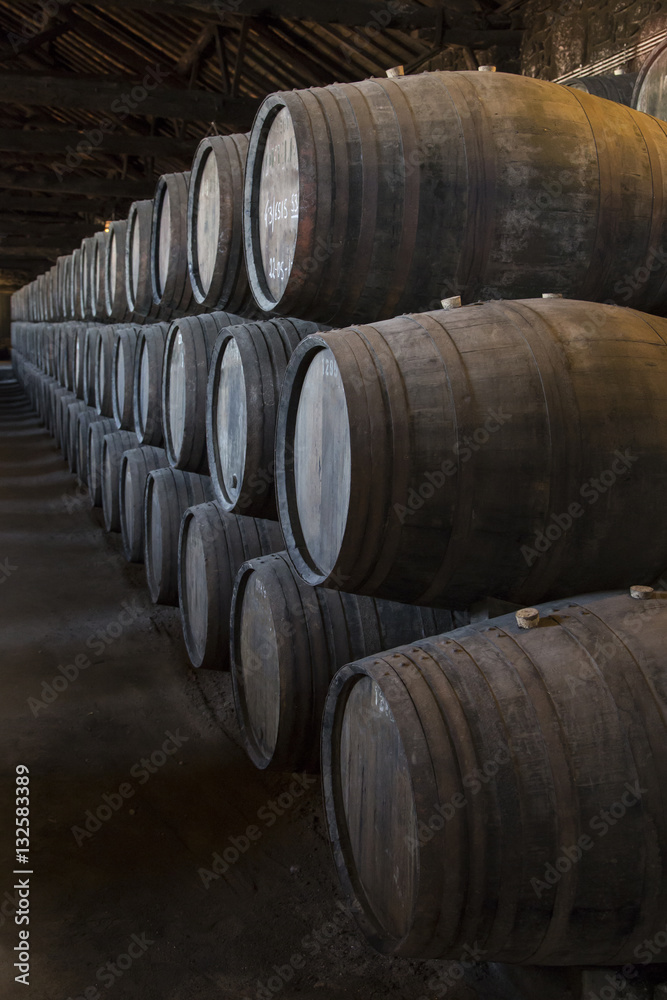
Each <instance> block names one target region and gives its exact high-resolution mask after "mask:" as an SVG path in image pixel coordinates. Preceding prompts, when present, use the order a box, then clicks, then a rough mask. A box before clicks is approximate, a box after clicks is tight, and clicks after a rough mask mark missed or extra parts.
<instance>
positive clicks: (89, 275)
mask: <svg viewBox="0 0 667 1000" xmlns="http://www.w3.org/2000/svg"><path fill="white" fill-rule="evenodd" d="M95 248H96V242H95V237H94V236H87V237H86V238H85V239H84V240H82V241H81V283H80V286H79V303H78V307H79V318H80V319H85V320H92V319H94V318H95V317H94V315H93V283H94V281H95V273H94V268H95Z"/></svg>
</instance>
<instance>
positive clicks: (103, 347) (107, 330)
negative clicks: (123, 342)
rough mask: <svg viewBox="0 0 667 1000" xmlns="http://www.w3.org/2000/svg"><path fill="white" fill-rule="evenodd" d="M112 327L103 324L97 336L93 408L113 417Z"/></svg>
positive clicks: (102, 414) (101, 414)
mask: <svg viewBox="0 0 667 1000" xmlns="http://www.w3.org/2000/svg"><path fill="white" fill-rule="evenodd" d="M114 329H115V328H114V327H112V326H103V327H101V329H100V332H99V337H98V338H97V348H96V349H97V358H96V363H95V409H96V410H97V412H98V413H99V414H100V416H103V417H113V342H114Z"/></svg>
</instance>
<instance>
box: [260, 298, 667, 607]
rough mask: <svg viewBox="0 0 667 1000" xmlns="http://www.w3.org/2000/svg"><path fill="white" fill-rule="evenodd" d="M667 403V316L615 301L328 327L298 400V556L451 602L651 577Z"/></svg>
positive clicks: (286, 454) (293, 552) (511, 304)
mask: <svg viewBox="0 0 667 1000" xmlns="http://www.w3.org/2000/svg"><path fill="white" fill-rule="evenodd" d="M666 402H667V321H666V320H664V319H658V318H656V317H653V316H648V315H645V314H642V313H638V312H634V311H633V310H629V309H622V308H620V307H618V306H613V305H599V304H591V303H581V302H571V301H568V300H565V299H544V300H543V299H534V300H524V301H508V302H500V301H497V302H489V303H485V304H482V305H475V306H467V307H464V308H462V309H452V310H441V311H439V312H433V313H422V314H418V315H415V316H403V317H399V318H397V319H394V320H391V321H388V322H384V323H378V324H376V325H375V326H365V327H364V328H363V329H361V330H353V329H348V330H342V331H336V332H333V333H328V334H313V335H311V336H310V337H308V338H306V340H304V341H303V342H302V343H301V344H300V345H299V346H298V347H297V349H296V350H295V352H294V354H293V356H292V360H291V362H290V365H289V367H288V370H287V375H286V378H285V384H284V386H283V394H282V396H281V402H280V407H279V418H278V427H277V434H276V440H277V451H276V484H277V494H278V499H279V507H280V518H281V523H282V527H283V532H284V534H285V544H286V548H287V549H288V551H289V553H290V557H291V558H292V559H293V561H294V563H295V566H296V568H297V570H298V572H299V573H300V574H301V576H302V577H303V578H304V579H305V580H306V582H308V583H311V584H313V585H322V586H332V587H338V588H341V589H345V590H348V591H351V592H354V593H364V594H369V595H371V596H378V597H385V598H387V599H389V600H401V601H405V602H408V603H416V604H426V605H438V606H441V607H468V606H469V605H470V604H471V603H472V602H473V601H475V600H478V599H480V598H483V597H486V596H493V597H498V598H502V599H505V600H508V601H515V602H517V603H520V604H526V603H528V604H533V603H534V602H535V601H536V600H542V599H552V598H556V597H562V596H566V595H568V594H576V593H585V592H586V591H592V590H596V589H613V588H617V587H623V586H625V585H629V584H631V583H633V582H643V583H651V581H652V580H654V579H655V578H656V577H657V575H658V574H659V573H660V572H661V571H662V569H663V568H664V566H665V565H667V522H666V521H665V519H664V518H663V516H662V513H661V511H662V509H663V504H664V503H667V477H665V473H664V455H665V453H666V451H667V429H665V426H664V421H663V420H662V419H661V414H662V412H663V410H664V407H665V404H666ZM647 498H650V503H647ZM637 511H642V516H641V517H637V516H636V514H637Z"/></svg>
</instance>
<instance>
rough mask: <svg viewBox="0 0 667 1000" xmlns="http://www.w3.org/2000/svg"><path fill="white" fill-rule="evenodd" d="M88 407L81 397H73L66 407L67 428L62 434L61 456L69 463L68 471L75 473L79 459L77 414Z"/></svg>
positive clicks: (83, 411)
mask: <svg viewBox="0 0 667 1000" xmlns="http://www.w3.org/2000/svg"><path fill="white" fill-rule="evenodd" d="M87 409H88V407H87V406H86V404H85V403H84V401H83V400H82V399H75V400H74V402H72V403H70V404H69V406H68V407H67V417H66V419H65V426H66V428H67V430H66V432H65V434H64V438H63V440H64V442H65V447H64V448H63V458H65V459H66V460H67V464H68V465H69V471H70V472H74V473H76V471H77V463H78V460H79V435H78V431H79V423H78V420H79V414H80V413H85V411H86V410H87Z"/></svg>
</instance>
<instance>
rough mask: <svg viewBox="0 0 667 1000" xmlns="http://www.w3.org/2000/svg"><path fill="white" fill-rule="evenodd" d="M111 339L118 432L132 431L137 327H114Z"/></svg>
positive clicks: (112, 388) (113, 396) (114, 407)
mask: <svg viewBox="0 0 667 1000" xmlns="http://www.w3.org/2000/svg"><path fill="white" fill-rule="evenodd" d="M113 329H114V339H113V366H112V386H111V397H112V405H113V416H114V420H115V421H116V427H117V428H118V429H119V430H126V431H130V430H134V362H135V355H136V351H137V340H138V337H139V329H140V328H139V327H138V326H116V327H114V328H113Z"/></svg>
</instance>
